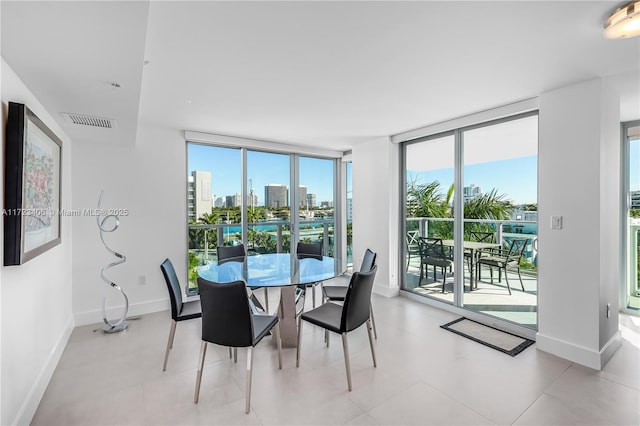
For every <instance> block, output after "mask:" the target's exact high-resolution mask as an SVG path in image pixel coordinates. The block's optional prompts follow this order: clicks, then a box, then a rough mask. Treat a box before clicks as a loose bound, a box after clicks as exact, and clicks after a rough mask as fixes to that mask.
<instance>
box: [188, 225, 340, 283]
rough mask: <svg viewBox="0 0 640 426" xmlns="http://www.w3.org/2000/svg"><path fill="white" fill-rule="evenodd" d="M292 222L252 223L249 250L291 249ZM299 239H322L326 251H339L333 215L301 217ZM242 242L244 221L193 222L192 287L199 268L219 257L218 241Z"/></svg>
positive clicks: (190, 245)
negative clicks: (302, 218)
mask: <svg viewBox="0 0 640 426" xmlns="http://www.w3.org/2000/svg"><path fill="white" fill-rule="evenodd" d="M290 225H291V223H290V222H289V221H285V220H282V221H268V222H257V223H250V224H249V225H248V235H247V252H248V254H249V255H251V254H260V253H289V252H290V241H291V231H290ZM299 240H300V241H305V242H317V241H320V242H322V244H323V253H326V255H328V256H332V255H333V253H334V251H335V247H334V245H335V239H334V220H333V218H330V219H319V220H301V221H300V230H299ZM219 242H220V243H219ZM241 243H242V225H241V224H240V223H217V224H197V225H189V226H188V250H189V288H196V287H197V282H196V280H197V274H198V272H197V271H198V269H199V268H202V267H203V266H206V265H208V264H209V263H212V262H216V261H217V259H218V256H217V251H216V247H217V246H218V245H237V244H241Z"/></svg>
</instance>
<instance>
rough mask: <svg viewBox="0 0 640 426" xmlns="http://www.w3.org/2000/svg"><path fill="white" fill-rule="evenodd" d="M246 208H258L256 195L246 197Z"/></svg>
mask: <svg viewBox="0 0 640 426" xmlns="http://www.w3.org/2000/svg"><path fill="white" fill-rule="evenodd" d="M247 206H248V207H258V196H257V195H255V194H254V195H251V194H249V195H247Z"/></svg>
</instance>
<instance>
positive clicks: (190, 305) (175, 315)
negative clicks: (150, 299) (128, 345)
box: [160, 259, 202, 371]
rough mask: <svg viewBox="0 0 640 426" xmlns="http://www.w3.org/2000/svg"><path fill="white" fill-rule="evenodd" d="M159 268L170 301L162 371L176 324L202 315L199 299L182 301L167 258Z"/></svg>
mask: <svg viewBox="0 0 640 426" xmlns="http://www.w3.org/2000/svg"><path fill="white" fill-rule="evenodd" d="M160 269H161V270H162V275H164V280H165V282H166V283H167V290H168V291H169V300H170V301H171V328H170V329H169V340H168V341H167V349H166V350H165V353H164V364H163V365H162V371H166V370H167V360H168V359H169V351H170V350H171V349H172V348H173V338H174V337H175V334H176V325H177V324H178V322H180V321H186V320H190V319H195V318H200V317H201V316H202V313H201V312H202V311H201V309H200V301H199V300H192V301H188V302H183V301H182V289H181V287H180V281H179V280H178V276H177V275H176V271H175V269H174V268H173V264H172V263H171V261H170V260H169V259H165V260H164V261H163V262H162V263H161V264H160Z"/></svg>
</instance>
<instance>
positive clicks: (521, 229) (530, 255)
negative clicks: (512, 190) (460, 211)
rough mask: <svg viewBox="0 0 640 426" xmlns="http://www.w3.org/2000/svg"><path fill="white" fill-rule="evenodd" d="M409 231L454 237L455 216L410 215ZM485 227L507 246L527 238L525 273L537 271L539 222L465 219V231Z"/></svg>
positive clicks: (424, 234)
mask: <svg viewBox="0 0 640 426" xmlns="http://www.w3.org/2000/svg"><path fill="white" fill-rule="evenodd" d="M406 221H407V231H414V230H418V231H419V234H420V235H421V236H429V237H440V238H444V239H453V221H454V219H453V218H436V217H408V218H407V219H406ZM478 227H484V228H485V229H489V228H490V229H491V230H493V231H494V232H496V242H498V243H499V244H501V245H503V246H505V245H507V244H508V243H509V242H510V241H511V240H512V239H514V238H527V239H528V240H529V241H528V242H527V246H526V248H525V251H524V255H523V258H524V265H522V266H525V268H524V269H523V270H522V272H523V273H530V274H531V273H533V274H535V273H537V256H538V223H537V222H534V221H526V220H487V219H465V220H464V229H465V232H466V231H468V230H471V229H474V228H475V229H477V228H478Z"/></svg>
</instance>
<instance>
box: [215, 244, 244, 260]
mask: <svg viewBox="0 0 640 426" xmlns="http://www.w3.org/2000/svg"><path fill="white" fill-rule="evenodd" d="M216 251H217V253H218V265H222V264H223V263H227V262H244V260H245V259H246V257H247V252H246V250H245V249H244V244H238V245H237V246H218V247H216Z"/></svg>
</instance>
